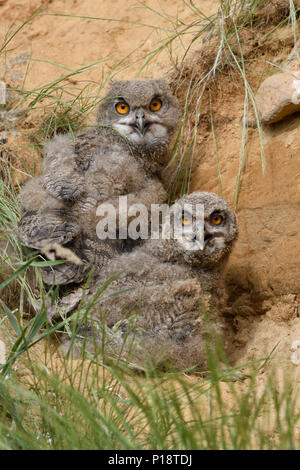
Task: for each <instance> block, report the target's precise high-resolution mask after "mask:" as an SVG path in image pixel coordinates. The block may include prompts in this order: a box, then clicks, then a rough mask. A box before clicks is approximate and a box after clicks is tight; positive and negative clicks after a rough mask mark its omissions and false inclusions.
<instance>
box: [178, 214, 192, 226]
mask: <svg viewBox="0 0 300 470" xmlns="http://www.w3.org/2000/svg"><path fill="white" fill-rule="evenodd" d="M181 223H182V225H185V226H187V225H191V223H192V218H191V217H188V216H186V217H184V216H182V218H181Z"/></svg>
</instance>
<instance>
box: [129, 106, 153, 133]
mask: <svg viewBox="0 0 300 470" xmlns="http://www.w3.org/2000/svg"><path fill="white" fill-rule="evenodd" d="M149 126H150V122H148V121H146V118H145V113H144V111H143V110H142V109H141V108H139V109H137V110H136V113H135V122H133V123H132V124H131V127H133V129H134V130H135V131H137V132H138V133H139V134H140V136H141V137H144V135H145V133H146V131H147V129H148V128H149Z"/></svg>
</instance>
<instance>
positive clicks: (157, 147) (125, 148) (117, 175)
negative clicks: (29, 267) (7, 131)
mask: <svg viewBox="0 0 300 470" xmlns="http://www.w3.org/2000/svg"><path fill="white" fill-rule="evenodd" d="M178 119H179V110H178V103H177V100H176V98H175V97H174V96H173V95H172V93H171V91H170V89H169V88H168V86H167V85H166V84H165V83H164V82H163V81H162V80H130V81H118V82H115V83H113V84H112V86H111V88H110V89H109V91H108V93H107V95H106V96H105V98H104V99H103V100H102V101H101V103H100V105H99V108H98V115H97V122H96V125H95V126H94V127H90V128H88V129H86V130H82V131H80V132H78V133H77V134H75V136H73V135H71V134H67V135H57V136H56V137H54V138H53V139H52V140H51V141H50V142H49V143H48V144H47V145H46V148H45V156H44V160H43V166H42V170H43V171H42V176H41V177H40V178H36V179H32V180H30V181H28V182H27V183H26V184H25V185H24V187H23V189H22V190H21V192H20V195H19V200H20V205H21V211H22V214H21V220H20V223H19V226H18V237H19V240H20V242H21V243H22V244H23V245H25V246H28V247H32V248H35V249H37V250H42V249H43V247H44V246H45V245H51V244H53V243H58V244H61V245H66V246H67V247H69V248H71V249H72V250H73V251H74V252H75V254H77V255H78V256H79V258H80V259H81V260H82V261H83V263H82V264H81V265H74V264H72V263H65V264H63V265H60V266H59V267H56V268H55V269H51V270H50V269H49V268H46V269H44V271H43V279H44V281H45V282H46V283H48V284H52V283H55V284H68V283H71V282H81V281H82V280H83V279H84V277H85V276H86V272H87V270H88V269H89V267H90V266H91V265H97V266H98V267H100V266H102V265H103V264H105V262H106V261H107V260H108V259H111V257H112V255H113V254H115V253H116V252H118V250H122V249H123V248H124V246H123V245H124V242H122V245H120V242H118V241H109V242H108V241H100V240H99V239H98V238H97V236H96V226H97V222H98V221H99V218H97V216H96V209H97V207H98V206H99V205H100V204H101V203H104V202H105V203H107V204H112V205H113V206H114V207H115V209H116V216H117V223H118V215H119V214H118V205H119V196H124V195H126V196H127V204H128V207H129V206H130V205H132V204H134V203H139V204H144V205H145V206H146V207H147V209H148V210H150V206H151V204H153V203H162V202H163V201H165V199H166V191H165V189H164V187H163V185H162V183H161V181H160V173H161V171H162V169H163V168H164V166H165V165H166V163H167V162H168V158H169V155H168V146H169V143H170V140H171V137H172V135H173V133H174V131H175V128H176V125H177V122H178ZM129 221H130V220H129ZM129 221H128V222H129ZM125 244H126V243H125Z"/></svg>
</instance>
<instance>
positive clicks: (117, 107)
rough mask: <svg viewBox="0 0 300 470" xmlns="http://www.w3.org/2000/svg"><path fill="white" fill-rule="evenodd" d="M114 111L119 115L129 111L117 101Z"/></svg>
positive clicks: (123, 104) (125, 104)
mask: <svg viewBox="0 0 300 470" xmlns="http://www.w3.org/2000/svg"><path fill="white" fill-rule="evenodd" d="M116 110H117V112H118V113H119V114H127V113H128V111H129V106H128V104H127V103H125V102H124V101H119V103H117V104H116Z"/></svg>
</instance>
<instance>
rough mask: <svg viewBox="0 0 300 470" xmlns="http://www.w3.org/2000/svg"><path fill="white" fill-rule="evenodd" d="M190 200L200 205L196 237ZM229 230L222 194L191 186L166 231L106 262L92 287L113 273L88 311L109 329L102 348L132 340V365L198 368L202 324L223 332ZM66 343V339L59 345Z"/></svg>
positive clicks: (121, 349)
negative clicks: (178, 231) (167, 233)
mask: <svg viewBox="0 0 300 470" xmlns="http://www.w3.org/2000/svg"><path fill="white" fill-rule="evenodd" d="M197 205H199V206H200V207H203V209H204V238H203V217H202V215H201V214H200V215H197V211H196V208H197ZM186 208H187V209H186ZM173 222H174V223H173ZM178 225H180V227H178ZM182 226H184V232H183V236H182V238H176V237H175V230H176V227H177V228H179V229H181V228H182ZM172 227H173V232H172ZM237 234H238V229H237V221H236V216H235V214H234V212H232V211H231V210H230V209H229V207H228V205H227V204H226V202H225V201H224V199H222V198H221V197H218V196H217V195H215V194H212V193H206V192H195V193H192V194H190V195H188V196H184V197H182V198H181V199H179V200H178V201H177V204H176V208H175V210H174V214H173V215H172V214H171V233H170V239H160V240H149V241H147V242H146V243H145V244H144V245H143V246H141V247H139V248H136V249H134V250H133V251H132V252H131V253H128V254H123V255H120V256H119V257H116V258H115V259H114V260H112V262H111V263H110V264H109V265H106V266H105V267H104V268H103V269H102V270H101V272H100V273H99V275H98V276H97V278H96V279H95V283H94V288H93V289H94V292H95V291H96V290H97V288H100V287H101V286H102V285H104V283H105V282H106V281H107V280H108V279H109V278H111V276H113V275H115V274H116V273H121V274H120V275H119V276H118V277H117V279H115V280H114V281H113V282H112V283H111V284H110V285H109V287H108V288H107V289H106V290H105V292H104V293H103V295H102V297H104V299H103V300H101V302H98V303H97V305H95V306H94V307H93V309H92V310H91V312H90V315H91V317H92V318H93V319H96V323H95V324H96V325H97V322H99V325H101V324H103V323H102V322H104V324H105V325H106V327H108V328H109V329H110V330H111V331H112V332H113V331H114V330H115V333H112V335H111V340H109V341H108V345H107V346H108V351H109V354H110V353H111V352H112V353H113V354H116V355H119V354H123V353H125V352H126V354H129V351H128V349H130V348H131V347H132V352H131V354H130V359H131V361H132V362H134V363H137V364H139V365H141V364H142V365H145V363H146V364H149V363H151V364H154V365H156V366H163V365H165V364H167V365H169V366H171V367H172V368H175V369H180V370H182V369H186V368H190V367H192V366H196V367H197V368H198V369H200V370H201V369H202V370H203V369H205V368H206V355H205V341H206V340H208V341H212V340H210V339H209V338H210V333H209V332H210V328H211V327H213V329H214V330H215V332H216V333H217V334H218V335H219V336H220V337H221V338H222V339H223V340H224V339H225V338H226V335H225V334H224V333H225V331H226V329H225V321H224V316H223V315H222V312H223V310H224V307H225V305H226V299H227V297H226V289H225V285H224V281H223V278H222V270H223V267H224V262H225V260H226V258H227V257H228V255H229V253H230V251H231V248H232V245H233V242H234V240H235V239H236V238H237ZM113 294H114V295H113ZM115 294H116V295H115ZM206 317H207V318H206ZM207 320H208V321H207ZM84 334H85V333H84V331H83V335H84ZM101 335H102V332H101V328H100V332H99V333H98V337H97V333H95V332H94V340H95V341H96V344H97V342H99V344H101V343H102V336H101ZM125 338H127V339H126V340H125ZM124 341H125V346H124ZM132 341H133V343H132ZM126 344H127V346H128V347H127V346H126ZM133 344H135V347H134V346H133ZM68 347H69V344H68V343H66V344H65V345H64V349H65V350H67V349H68ZM102 347H103V345H102V344H101V348H102Z"/></svg>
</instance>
